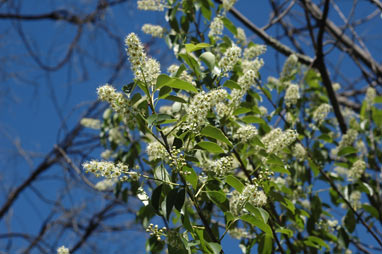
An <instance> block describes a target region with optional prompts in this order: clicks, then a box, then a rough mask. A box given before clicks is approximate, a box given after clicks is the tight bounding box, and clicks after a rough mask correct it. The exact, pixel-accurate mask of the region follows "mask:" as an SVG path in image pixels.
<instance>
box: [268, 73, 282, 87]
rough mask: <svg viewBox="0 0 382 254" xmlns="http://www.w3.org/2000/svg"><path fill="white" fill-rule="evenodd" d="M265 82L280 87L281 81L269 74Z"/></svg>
mask: <svg viewBox="0 0 382 254" xmlns="http://www.w3.org/2000/svg"><path fill="white" fill-rule="evenodd" d="M267 82H268V83H269V84H271V85H274V86H275V87H276V88H280V87H281V86H282V85H283V84H282V82H281V81H280V80H279V79H278V78H275V77H272V76H269V77H268V79H267Z"/></svg>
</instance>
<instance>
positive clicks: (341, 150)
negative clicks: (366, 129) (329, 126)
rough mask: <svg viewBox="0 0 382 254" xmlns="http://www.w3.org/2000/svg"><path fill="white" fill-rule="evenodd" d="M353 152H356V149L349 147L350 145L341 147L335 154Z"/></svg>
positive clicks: (342, 154) (340, 154)
mask: <svg viewBox="0 0 382 254" xmlns="http://www.w3.org/2000/svg"><path fill="white" fill-rule="evenodd" d="M354 153H357V149H355V148H354V147H351V146H346V147H343V148H341V149H340V150H339V151H338V153H337V155H338V156H345V155H349V154H354Z"/></svg>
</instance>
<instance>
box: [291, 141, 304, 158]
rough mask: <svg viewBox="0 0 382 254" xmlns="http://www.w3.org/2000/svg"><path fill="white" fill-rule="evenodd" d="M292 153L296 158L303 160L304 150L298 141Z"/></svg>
mask: <svg viewBox="0 0 382 254" xmlns="http://www.w3.org/2000/svg"><path fill="white" fill-rule="evenodd" d="M293 155H294V156H295V157H296V159H297V160H299V161H303V160H305V158H306V150H305V148H304V147H303V146H302V145H301V144H300V143H296V144H295V145H294V148H293Z"/></svg>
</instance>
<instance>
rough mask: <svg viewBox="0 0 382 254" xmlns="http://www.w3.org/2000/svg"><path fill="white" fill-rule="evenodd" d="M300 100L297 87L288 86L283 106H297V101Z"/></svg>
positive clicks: (294, 85) (293, 85)
mask: <svg viewBox="0 0 382 254" xmlns="http://www.w3.org/2000/svg"><path fill="white" fill-rule="evenodd" d="M299 99H300V92H299V87H298V85H296V84H289V85H288V88H287V90H286V92H285V97H284V101H285V104H286V105H287V106H288V107H290V106H292V105H295V104H297V101H298V100H299Z"/></svg>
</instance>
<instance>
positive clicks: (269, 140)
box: [261, 128, 298, 153]
mask: <svg viewBox="0 0 382 254" xmlns="http://www.w3.org/2000/svg"><path fill="white" fill-rule="evenodd" d="M297 137H298V135H297V132H296V131H295V130H286V131H282V130H281V129H280V128H276V129H273V130H271V131H270V132H269V133H268V134H267V135H265V136H264V137H263V138H262V139H261V142H262V143H263V144H264V145H265V147H266V150H267V153H277V152H280V151H281V150H282V149H284V148H285V147H287V146H289V145H291V144H292V143H293V142H294V141H296V139H297Z"/></svg>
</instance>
